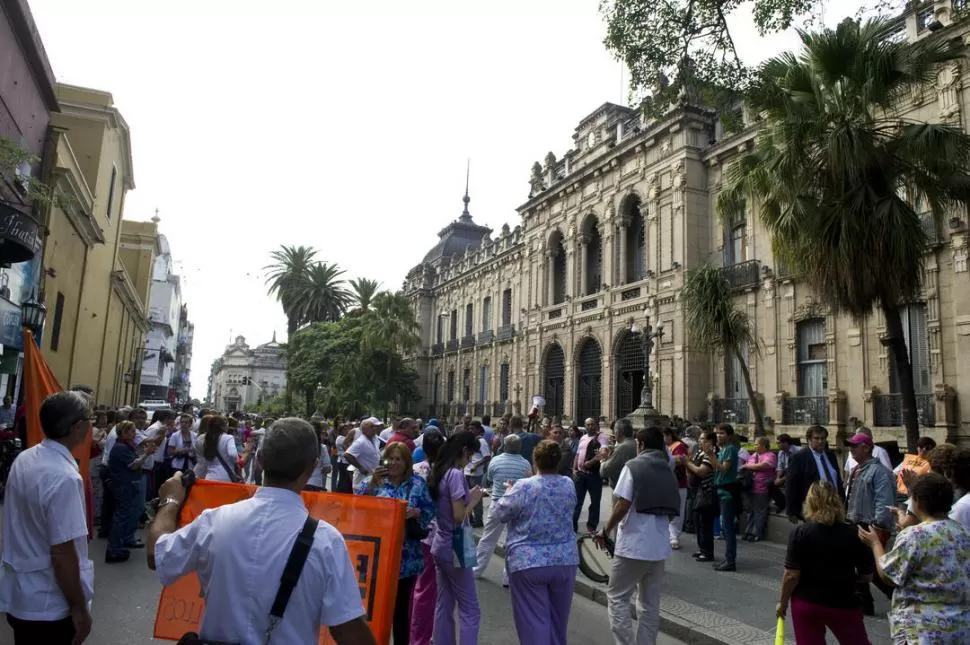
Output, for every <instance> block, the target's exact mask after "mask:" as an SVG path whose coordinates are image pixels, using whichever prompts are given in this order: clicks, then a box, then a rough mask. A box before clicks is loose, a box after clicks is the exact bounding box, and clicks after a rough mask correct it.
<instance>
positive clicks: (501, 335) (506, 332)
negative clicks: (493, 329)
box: [498, 325, 515, 340]
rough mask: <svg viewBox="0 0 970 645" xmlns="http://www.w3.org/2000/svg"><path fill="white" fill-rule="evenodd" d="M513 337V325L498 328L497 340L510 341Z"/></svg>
mask: <svg viewBox="0 0 970 645" xmlns="http://www.w3.org/2000/svg"><path fill="white" fill-rule="evenodd" d="M513 336H515V325H502V326H501V327H499V328H498V339H499V340H511V339H512V337H513Z"/></svg>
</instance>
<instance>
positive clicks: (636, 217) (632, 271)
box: [623, 196, 647, 282]
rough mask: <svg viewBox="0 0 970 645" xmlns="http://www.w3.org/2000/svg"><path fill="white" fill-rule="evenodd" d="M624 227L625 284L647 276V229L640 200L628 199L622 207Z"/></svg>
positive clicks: (634, 197) (636, 198)
mask: <svg viewBox="0 0 970 645" xmlns="http://www.w3.org/2000/svg"><path fill="white" fill-rule="evenodd" d="M623 216H624V220H625V221H626V222H627V227H626V248H625V249H624V250H625V251H626V258H625V260H626V266H625V267H623V270H624V275H623V277H624V279H625V281H626V282H636V281H637V280H643V279H644V278H645V277H646V276H647V227H646V223H645V222H644V221H643V215H641V214H640V198H639V197H636V196H633V197H631V198H629V199H628V200H627V201H626V203H625V204H624V207H623Z"/></svg>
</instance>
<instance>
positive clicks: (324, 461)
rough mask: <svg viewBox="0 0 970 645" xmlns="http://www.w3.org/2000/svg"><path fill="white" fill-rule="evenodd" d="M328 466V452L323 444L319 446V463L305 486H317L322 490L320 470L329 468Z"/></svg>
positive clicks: (321, 473)
mask: <svg viewBox="0 0 970 645" xmlns="http://www.w3.org/2000/svg"><path fill="white" fill-rule="evenodd" d="M330 466H331V464H330V450H328V449H327V446H326V445H325V444H322V443H321V444H320V463H318V464H317V467H316V468H314V469H313V474H312V475H310V479H309V480H307V485H309V486H317V487H319V488H324V485H323V472H322V471H321V470H320V469H321V468H329V467H330Z"/></svg>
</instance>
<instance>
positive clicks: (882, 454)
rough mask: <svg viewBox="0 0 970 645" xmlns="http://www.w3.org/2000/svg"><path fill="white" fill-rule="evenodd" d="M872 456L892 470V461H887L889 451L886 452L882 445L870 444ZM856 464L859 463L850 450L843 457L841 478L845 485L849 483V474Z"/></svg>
mask: <svg viewBox="0 0 970 645" xmlns="http://www.w3.org/2000/svg"><path fill="white" fill-rule="evenodd" d="M872 456H873V457H874V458H876V459H878V460H879V461H881V462H882V465H883V466H885V467H886V468H888V469H889V470H892V469H893V465H892V462H891V461H889V453H888V452H886V449H885V448H883V447H882V446H877V445H875V444H873V446H872ZM858 465H859V463H858V462H857V461H856V460H855V458H854V457H853V456H852V453H851V452H850V453H849V455H848V456H847V457H846V458H845V474H846V476H845V477H844V478H843V479H845V485H846V486H848V485H849V475H851V474H852V469H853V468H855V467H856V466H858Z"/></svg>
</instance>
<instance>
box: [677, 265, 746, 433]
mask: <svg viewBox="0 0 970 645" xmlns="http://www.w3.org/2000/svg"><path fill="white" fill-rule="evenodd" d="M681 299H682V301H683V305H684V321H685V327H686V328H687V336H688V339H689V342H690V346H691V349H694V350H697V351H700V352H703V353H705V354H715V353H717V352H721V353H723V354H724V355H725V356H733V357H734V358H736V359H737V361H738V364H739V365H740V367H741V374H742V376H743V377H744V387H745V389H746V390H747V392H748V405H750V406H751V414H752V418H753V419H754V432H755V436H756V437H761V436H764V434H765V423H764V417H763V416H762V409H761V406H760V404H759V402H758V398H757V396H755V391H754V386H752V384H751V371H750V370H749V369H748V360H747V356H746V353H747V352H748V351H749V350H750V351H754V352H755V353H757V352H758V349H759V347H758V343H757V340H756V339H755V336H754V332H753V331H752V328H751V320H750V319H749V318H748V314H747V313H745V312H744V311H743V310H741V309H739V308H737V307H736V306H735V305H734V297H733V294H732V293H731V284H730V282H729V281H728V280H727V278H726V277H725V275H724V273H722V272H721V270H720V269H719V268H717V267H715V266H713V265H710V264H702V265H701V266H700V267H698V268H697V269H695V270H693V271H691V272H690V273H689V275H688V276H687V282H686V283H685V284H684V290H683V292H682V293H681Z"/></svg>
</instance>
